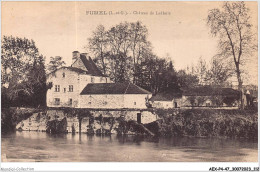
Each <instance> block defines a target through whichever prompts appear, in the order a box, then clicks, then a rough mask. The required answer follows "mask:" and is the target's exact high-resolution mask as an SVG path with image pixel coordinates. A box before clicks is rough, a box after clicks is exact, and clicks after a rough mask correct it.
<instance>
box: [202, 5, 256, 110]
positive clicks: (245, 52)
mask: <svg viewBox="0 0 260 172" xmlns="http://www.w3.org/2000/svg"><path fill="white" fill-rule="evenodd" d="M207 23H208V25H209V27H210V29H211V33H212V35H214V36H218V38H219V51H220V52H219V55H220V56H222V57H223V58H226V59H230V58H231V59H232V61H233V63H232V64H234V65H235V72H236V76H237V80H238V88H239V90H240V92H241V108H243V100H242V94H243V93H242V91H243V90H242V84H243V81H242V78H241V65H242V61H243V59H245V58H247V57H249V56H250V55H251V54H252V51H253V50H254V48H255V44H254V36H255V35H254V34H253V33H252V24H251V23H250V15H249V8H247V7H246V5H245V2H224V4H223V6H222V9H217V8H216V9H212V10H210V11H209V14H208V18H207ZM230 65H231V64H230Z"/></svg>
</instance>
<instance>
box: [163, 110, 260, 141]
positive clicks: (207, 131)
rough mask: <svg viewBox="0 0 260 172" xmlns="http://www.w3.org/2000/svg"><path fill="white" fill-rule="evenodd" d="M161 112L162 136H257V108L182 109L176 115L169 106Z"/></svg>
mask: <svg viewBox="0 0 260 172" xmlns="http://www.w3.org/2000/svg"><path fill="white" fill-rule="evenodd" d="M162 111H164V112H163V113H164V115H163V116H162V120H160V121H158V122H159V126H160V127H159V128H160V130H159V133H160V135H162V136H174V135H178V136H196V137H230V138H251V139H257V137H258V134H257V133H258V123H257V118H258V115H257V112H256V111H242V110H212V109H208V110H205V109H203V110H200V109H192V110H182V111H180V112H179V113H178V114H177V115H173V114H172V110H162Z"/></svg>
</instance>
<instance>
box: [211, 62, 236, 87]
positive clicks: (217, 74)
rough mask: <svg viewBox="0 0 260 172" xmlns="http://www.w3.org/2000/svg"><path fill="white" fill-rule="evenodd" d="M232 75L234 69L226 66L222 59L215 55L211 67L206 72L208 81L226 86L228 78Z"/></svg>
mask: <svg viewBox="0 0 260 172" xmlns="http://www.w3.org/2000/svg"><path fill="white" fill-rule="evenodd" d="M232 75H233V72H232V70H230V69H229V68H228V67H226V65H225V64H224V63H223V62H222V61H221V60H220V59H218V58H215V57H213V58H212V60H211V66H210V69H209V70H208V71H207V74H206V81H207V83H209V84H210V85H218V86H224V85H227V80H228V78H229V77H231V76H232Z"/></svg>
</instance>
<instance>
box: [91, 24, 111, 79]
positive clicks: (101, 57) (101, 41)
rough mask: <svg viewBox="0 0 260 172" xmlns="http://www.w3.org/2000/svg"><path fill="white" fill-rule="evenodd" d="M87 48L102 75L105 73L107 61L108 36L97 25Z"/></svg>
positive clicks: (101, 27)
mask: <svg viewBox="0 0 260 172" xmlns="http://www.w3.org/2000/svg"><path fill="white" fill-rule="evenodd" d="M88 42H89V43H88V46H87V48H88V49H89V50H90V52H91V53H92V54H93V55H94V57H95V60H96V62H97V65H98V66H99V67H100V68H101V69H102V72H103V74H106V73H107V66H108V65H107V60H108V57H109V56H108V55H109V53H108V49H107V47H108V35H107V31H106V30H105V27H104V26H103V25H99V26H98V27H97V28H96V30H95V31H94V32H93V33H92V37H91V38H89V39H88Z"/></svg>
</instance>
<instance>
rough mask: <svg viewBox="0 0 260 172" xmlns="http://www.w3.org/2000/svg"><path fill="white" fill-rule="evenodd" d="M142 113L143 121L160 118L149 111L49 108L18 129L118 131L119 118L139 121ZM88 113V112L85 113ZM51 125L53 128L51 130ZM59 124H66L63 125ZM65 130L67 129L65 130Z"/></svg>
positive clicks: (69, 131)
mask: <svg viewBox="0 0 260 172" xmlns="http://www.w3.org/2000/svg"><path fill="white" fill-rule="evenodd" d="M138 113H141V123H143V124H147V123H150V122H153V121H155V120H157V119H158V117H157V115H155V114H153V113H152V112H149V111H137V110H136V111H107V110H106V111H101V110H100V111H94V110H92V111H90V114H91V115H90V116H87V115H84V113H80V114H74V113H73V114H72V113H70V112H67V111H65V110H47V111H46V112H39V113H33V115H32V116H30V117H29V118H28V119H26V120H23V121H21V122H20V123H18V124H17V125H16V129H17V130H25V131H49V132H54V130H55V129H54V128H55V127H56V128H61V130H62V131H55V132H56V133H59V132H68V133H74V132H81V133H87V132H93V133H98V132H100V131H109V132H110V133H116V129H117V127H118V125H119V119H124V120H125V121H131V120H134V121H137V114H138ZM82 114H83V116H82ZM85 114H88V113H85ZM50 125H52V126H51V130H52V131H51V130H50ZM59 125H65V126H63V127H61V126H59ZM64 128H65V129H64ZM63 130H65V131H63Z"/></svg>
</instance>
